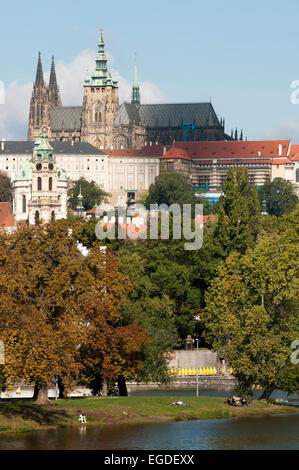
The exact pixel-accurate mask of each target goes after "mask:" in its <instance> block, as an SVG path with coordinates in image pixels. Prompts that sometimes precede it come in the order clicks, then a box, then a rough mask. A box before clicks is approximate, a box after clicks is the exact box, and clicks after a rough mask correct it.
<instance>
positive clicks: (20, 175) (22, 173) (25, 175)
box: [14, 163, 32, 181]
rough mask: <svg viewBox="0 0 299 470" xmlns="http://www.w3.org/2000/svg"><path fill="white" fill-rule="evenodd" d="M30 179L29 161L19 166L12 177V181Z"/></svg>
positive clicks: (30, 167) (30, 165) (30, 166)
mask: <svg viewBox="0 0 299 470" xmlns="http://www.w3.org/2000/svg"><path fill="white" fill-rule="evenodd" d="M31 180H32V164H31V163H26V165H24V166H23V168H21V170H19V171H18V172H17V173H16V176H15V177H14V181H31Z"/></svg>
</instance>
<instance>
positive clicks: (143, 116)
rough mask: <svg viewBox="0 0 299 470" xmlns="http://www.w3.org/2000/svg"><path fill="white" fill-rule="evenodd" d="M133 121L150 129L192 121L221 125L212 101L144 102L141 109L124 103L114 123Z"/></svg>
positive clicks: (179, 125) (193, 122)
mask: <svg viewBox="0 0 299 470" xmlns="http://www.w3.org/2000/svg"><path fill="white" fill-rule="evenodd" d="M132 122H135V124H142V125H144V126H145V127H146V128H150V129H154V128H156V127H160V128H169V127H181V126H182V124H183V123H192V124H194V125H195V127H206V126H211V127H214V126H220V122H219V120H218V118H217V115H216V113H215V111H214V108H213V106H212V104H211V103H169V104H168V103H162V104H142V105H141V106H140V109H139V110H138V109H137V108H136V106H134V105H132V104H130V103H124V104H122V105H121V106H120V108H119V110H118V113H117V115H116V118H115V120H114V124H115V125H120V124H121V123H122V124H124V125H129V124H131V123H132Z"/></svg>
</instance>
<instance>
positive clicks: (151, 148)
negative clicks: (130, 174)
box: [102, 144, 164, 157]
mask: <svg viewBox="0 0 299 470" xmlns="http://www.w3.org/2000/svg"><path fill="white" fill-rule="evenodd" d="M102 151H103V152H104V153H106V154H107V155H111V156H113V157H161V156H162V155H163V153H164V146H163V145H160V144H158V145H147V146H146V147H143V148H141V149H113V150H111V149H102Z"/></svg>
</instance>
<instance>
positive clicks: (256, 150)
mask: <svg viewBox="0 0 299 470" xmlns="http://www.w3.org/2000/svg"><path fill="white" fill-rule="evenodd" d="M174 145H175V147H176V148H181V149H184V150H186V151H187V152H188V155H189V157H190V158H191V159H195V160H196V159H219V158H226V159H227V158H229V159H231V158H250V159H251V158H255V159H256V158H262V159H264V158H273V157H278V156H280V157H287V156H288V152H289V148H290V140H268V141H266V140H259V141H231V142H225V141H221V142H220V141H219V142H215V141H208V142H176V143H175V144H174ZM279 146H281V155H279V153H280V152H279Z"/></svg>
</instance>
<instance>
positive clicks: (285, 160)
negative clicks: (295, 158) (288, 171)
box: [272, 158, 292, 165]
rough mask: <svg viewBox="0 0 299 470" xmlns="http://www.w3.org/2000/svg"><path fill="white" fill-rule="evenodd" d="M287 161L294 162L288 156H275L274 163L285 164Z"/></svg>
mask: <svg viewBox="0 0 299 470" xmlns="http://www.w3.org/2000/svg"><path fill="white" fill-rule="evenodd" d="M286 163H292V161H291V160H289V159H288V158H273V160H272V165H285V164H286Z"/></svg>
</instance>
